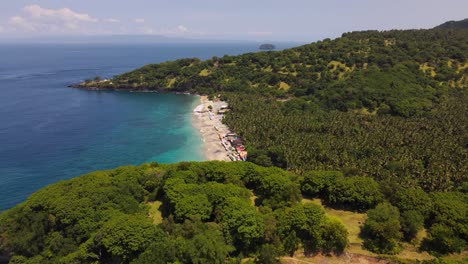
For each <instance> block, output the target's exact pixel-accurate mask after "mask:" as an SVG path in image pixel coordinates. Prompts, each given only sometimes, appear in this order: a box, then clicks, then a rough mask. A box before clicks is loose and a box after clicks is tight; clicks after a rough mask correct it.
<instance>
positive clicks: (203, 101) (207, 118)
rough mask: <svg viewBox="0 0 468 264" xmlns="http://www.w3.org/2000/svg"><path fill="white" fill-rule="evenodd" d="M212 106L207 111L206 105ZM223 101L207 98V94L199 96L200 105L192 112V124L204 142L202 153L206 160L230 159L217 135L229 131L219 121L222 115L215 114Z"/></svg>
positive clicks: (222, 104)
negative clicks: (210, 109)
mask: <svg viewBox="0 0 468 264" xmlns="http://www.w3.org/2000/svg"><path fill="white" fill-rule="evenodd" d="M210 105H211V106H212V111H211V112H210V111H209V108H208V106H210ZM224 105H226V103H225V102H222V101H216V102H213V101H211V100H208V97H207V96H200V105H198V106H197V107H196V108H195V109H194V110H193V112H192V120H193V126H194V127H195V128H196V129H197V130H198V131H200V134H201V136H202V140H203V142H204V153H205V158H206V160H223V161H231V160H230V159H229V157H228V155H227V154H228V152H227V151H226V150H225V149H224V147H223V145H222V144H221V141H220V138H219V135H220V134H221V135H223V136H224V135H225V134H227V133H229V132H230V130H229V128H228V127H227V126H226V125H224V124H223V123H222V122H221V119H222V117H223V116H222V115H219V114H217V113H218V110H219V109H220V108H221V106H224Z"/></svg>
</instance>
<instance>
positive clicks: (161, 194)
mask: <svg viewBox="0 0 468 264" xmlns="http://www.w3.org/2000/svg"><path fill="white" fill-rule="evenodd" d="M307 175H308V176H305V177H302V176H300V175H296V174H293V173H291V172H288V171H285V170H282V169H279V168H275V167H269V168H266V167H261V166H258V165H254V164H252V163H249V162H219V161H213V162H203V163H195V162H182V163H178V164H172V165H161V164H157V163H150V164H143V165H140V166H127V167H120V168H117V169H114V170H109V171H98V172H93V173H91V174H88V175H84V176H81V177H78V178H75V179H71V180H67V181H62V182H59V183H56V184H53V185H50V186H48V187H46V188H44V189H42V190H40V191H38V192H37V193H35V194H33V195H32V196H31V197H29V198H28V200H26V201H25V202H23V203H22V204H20V205H18V206H16V207H15V208H13V209H10V210H8V211H6V212H4V213H3V214H2V215H1V216H0V217H1V218H0V256H1V258H2V259H3V260H9V261H10V263H96V262H99V263H178V262H182V263H226V262H229V263H239V262H238V261H240V260H241V259H243V258H250V259H251V261H254V262H255V261H256V263H276V262H275V261H278V259H279V257H280V256H284V255H290V256H293V255H294V253H295V252H296V251H297V250H298V249H300V250H303V251H304V253H305V254H306V255H314V254H317V253H322V254H340V253H341V252H343V251H344V250H346V248H347V247H349V239H348V235H349V231H348V230H347V228H346V226H345V224H344V223H343V221H342V219H340V217H339V216H338V217H336V216H333V215H330V214H328V213H327V211H326V210H324V209H323V207H322V206H321V205H319V204H316V203H310V202H306V203H304V202H302V201H303V198H302V195H308V197H310V196H309V195H310V194H312V193H313V192H311V191H310V190H311V189H314V190H319V191H318V192H315V195H314V196H321V195H328V197H339V199H330V198H328V200H327V199H324V200H325V201H326V204H327V207H328V206H331V207H343V205H344V204H345V203H346V202H348V201H352V207H351V208H355V210H359V211H362V212H365V211H366V210H367V208H370V202H371V204H374V203H375V202H379V204H378V205H377V206H376V207H375V209H371V210H369V211H368V218H367V220H365V223H363V225H362V231H361V233H362V234H361V235H362V236H363V239H364V242H363V245H364V247H365V248H367V249H369V250H371V251H373V252H378V253H386V254H389V253H397V252H398V251H399V250H401V245H402V243H403V242H404V240H405V239H412V238H414V237H415V234H416V233H417V232H419V231H420V230H421V229H422V228H427V229H428V230H430V235H429V236H428V237H426V238H425V239H424V240H423V242H422V243H421V248H422V249H425V250H428V251H430V252H432V253H433V254H440V255H443V254H448V253H451V252H460V251H462V250H463V249H464V248H465V247H466V237H467V223H466V219H467V218H466V212H467V211H468V206H467V203H466V200H467V199H468V196H467V193H466V190H462V192H455V191H454V192H433V193H430V194H426V193H425V192H424V191H422V190H420V189H407V188H401V189H398V190H397V191H396V193H392V194H390V193H385V192H383V191H382V190H384V189H385V184H382V183H381V184H378V183H376V182H373V180H372V179H371V178H368V177H362V176H345V175H344V174H343V173H342V172H338V171H310V172H309V173H308V174H307ZM311 175H319V176H320V177H322V178H324V179H325V178H330V179H333V180H332V181H336V182H340V184H338V186H339V187H336V186H337V184H330V185H328V184H322V183H323V182H327V181H316V182H315V183H314V182H311V181H310V177H311ZM366 181H368V182H369V185H368V186H367V187H366V189H365V190H361V189H359V188H356V184H364V182H366ZM301 190H302V191H301ZM463 191H464V192H463ZM368 195H369V196H368ZM369 197H370V198H369ZM419 197H421V199H422V200H420V199H419ZM369 199H370V200H369ZM344 202H345V203H344ZM155 204H156V205H158V208H153V205H155ZM346 207H347V206H346ZM364 208H366V209H364ZM408 212H410V213H408ZM406 218H409V219H406ZM155 219H158V220H157V221H156V222H155ZM414 219H417V221H416V222H417V223H415V224H416V225H415V224H412V226H408V224H407V223H414V222H415V221H413V220H414ZM418 223H420V225H417V224H418ZM408 230H410V232H408ZM404 235H405V237H404ZM267 260H269V262H265V261H267Z"/></svg>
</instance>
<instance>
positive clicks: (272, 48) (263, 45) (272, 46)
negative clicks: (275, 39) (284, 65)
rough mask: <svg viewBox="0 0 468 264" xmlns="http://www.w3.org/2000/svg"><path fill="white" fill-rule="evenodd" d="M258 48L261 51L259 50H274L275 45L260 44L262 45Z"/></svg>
mask: <svg viewBox="0 0 468 264" xmlns="http://www.w3.org/2000/svg"><path fill="white" fill-rule="evenodd" d="M258 48H259V49H261V50H274V49H276V47H275V45H273V44H268V43H266V44H262V45H260V47H258Z"/></svg>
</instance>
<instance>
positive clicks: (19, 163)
mask: <svg viewBox="0 0 468 264" xmlns="http://www.w3.org/2000/svg"><path fill="white" fill-rule="evenodd" d="M257 47H258V45H257V44H255V43H250V44H172V45H171V44H157V45H131V46H125V45H50V44H47V45H46V44H42V45H25V44H23V45H0V211H1V210H5V209H8V208H11V207H13V206H14V205H16V204H18V203H20V202H22V201H24V200H25V199H26V198H27V197H28V196H29V195H30V194H32V193H33V192H35V191H37V190H38V189H40V188H42V187H44V186H46V185H48V184H51V183H54V182H57V181H59V180H63V179H69V178H71V177H74V176H78V175H81V174H84V173H88V172H91V171H95V170H103V169H110V168H114V167H117V166H121V165H128V164H140V163H144V162H149V161H157V162H161V163H172V162H178V161H183V160H193V161H200V160H203V155H202V153H201V150H202V142H201V140H200V135H199V134H198V131H196V130H195V129H194V128H193V127H192V124H191V122H190V118H191V116H190V113H191V111H192V109H193V108H194V107H195V105H196V104H197V103H198V98H197V97H195V96H190V95H175V94H158V93H129V92H96V91H85V90H79V89H73V88H68V87H67V86H68V85H69V84H72V83H76V82H79V81H81V80H84V79H87V78H92V77H94V76H97V75H99V76H102V77H112V76H114V75H116V74H119V73H123V72H126V71H129V70H132V69H135V68H137V67H140V66H143V65H145V64H148V63H157V62H163V61H167V60H173V59H177V58H184V57H198V58H201V59H207V58H210V57H212V56H223V55H224V54H240V53H245V52H250V51H256V50H257Z"/></svg>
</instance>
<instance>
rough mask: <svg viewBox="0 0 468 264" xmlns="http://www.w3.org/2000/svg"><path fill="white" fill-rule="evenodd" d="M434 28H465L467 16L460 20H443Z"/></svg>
mask: <svg viewBox="0 0 468 264" xmlns="http://www.w3.org/2000/svg"><path fill="white" fill-rule="evenodd" d="M435 28H445V29H454V28H459V29H460V28H462V29H467V28H468V18H465V19H463V20H460V21H448V22H445V23H443V24H441V25H439V26H437V27H435Z"/></svg>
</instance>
